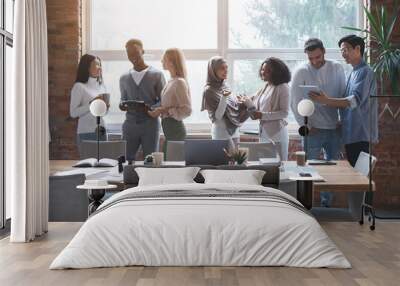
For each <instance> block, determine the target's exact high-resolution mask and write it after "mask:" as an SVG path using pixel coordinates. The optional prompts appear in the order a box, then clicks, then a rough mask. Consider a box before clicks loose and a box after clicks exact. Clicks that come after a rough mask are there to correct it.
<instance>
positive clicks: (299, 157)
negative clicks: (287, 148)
mask: <svg viewBox="0 0 400 286" xmlns="http://www.w3.org/2000/svg"><path fill="white" fill-rule="evenodd" d="M295 154H296V162H297V166H305V165H306V152H304V151H297V152H296V153H295Z"/></svg>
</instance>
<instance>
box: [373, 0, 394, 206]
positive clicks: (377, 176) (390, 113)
mask: <svg viewBox="0 0 400 286" xmlns="http://www.w3.org/2000/svg"><path fill="white" fill-rule="evenodd" d="M393 2H394V1H390V0H389V1H388V0H385V1H383V0H373V1H371V7H376V5H381V4H384V5H386V6H387V7H388V8H389V11H391V10H393V9H390V8H391V7H393ZM393 41H394V42H397V43H400V21H398V23H397V25H396V28H395V31H394V37H393ZM399 81H400V79H399ZM378 103H379V114H380V116H379V143H378V144H376V145H374V147H373V154H374V156H376V157H377V159H378V162H377V164H376V167H375V171H374V173H373V178H374V181H375V183H376V188H377V192H376V193H375V199H374V204H375V205H376V206H377V207H383V206H389V207H395V208H397V209H399V207H400V96H399V97H398V98H392V99H388V98H380V99H378ZM385 108H386V109H385Z"/></svg>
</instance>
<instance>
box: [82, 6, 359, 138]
mask: <svg viewBox="0 0 400 286" xmlns="http://www.w3.org/2000/svg"><path fill="white" fill-rule="evenodd" d="M92 1H93V0H88V1H85V4H83V6H82V15H83V17H82V27H83V28H82V52H83V53H90V54H93V55H97V56H99V57H100V58H101V59H102V60H103V61H126V52H125V50H118V51H115V50H113V51H107V50H93V49H91V2H92ZM216 1H218V2H217V18H218V19H217V48H216V49H183V52H184V53H185V58H186V60H192V61H196V60H208V59H209V58H211V57H213V56H217V55H219V56H222V57H224V58H225V59H226V60H227V62H228V65H229V67H230V71H229V75H228V84H230V85H231V86H232V83H233V78H234V61H235V60H244V59H265V58H266V57H272V56H275V57H279V58H281V59H283V60H304V61H306V57H305V54H304V51H303V49H302V48H289V49H276V48H263V49H232V48H229V15H228V14H229V0H216ZM356 1H358V6H357V23H358V26H359V27H363V26H365V20H364V14H363V10H362V5H363V4H364V2H365V1H366V0H356ZM162 54H163V50H161V49H160V50H148V49H146V54H145V59H146V60H153V61H154V60H161V57H162ZM326 58H328V59H332V60H341V59H342V57H341V54H340V50H339V48H337V49H336V48H335V49H333V48H329V49H326ZM244 125H245V126H246V127H247V128H249V129H254V128H255V125H257V124H256V123H255V122H246V123H245V124H244ZM186 126H187V128H188V130H189V133H208V132H210V130H211V123H204V122H201V123H188V124H186ZM246 127H245V128H244V129H247V128H246ZM288 129H289V134H291V135H292V134H295V133H296V134H297V129H298V124H297V123H295V122H290V123H289V126H288Z"/></svg>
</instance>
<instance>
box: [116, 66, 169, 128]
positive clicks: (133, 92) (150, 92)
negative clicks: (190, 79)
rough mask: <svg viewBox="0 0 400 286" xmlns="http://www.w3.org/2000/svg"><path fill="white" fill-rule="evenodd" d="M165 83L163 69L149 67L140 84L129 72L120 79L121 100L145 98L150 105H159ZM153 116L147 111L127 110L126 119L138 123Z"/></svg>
mask: <svg viewBox="0 0 400 286" xmlns="http://www.w3.org/2000/svg"><path fill="white" fill-rule="evenodd" d="M164 85H165V78H164V75H163V74H162V72H161V71H159V70H157V69H155V68H153V67H151V66H150V67H149V69H148V70H147V72H146V73H145V75H144V76H143V79H142V80H141V81H140V83H139V85H137V84H136V82H135V81H134V80H133V78H132V75H131V74H130V73H129V72H128V73H126V74H123V75H122V76H121V78H120V79H119V88H120V91H121V101H125V100H143V101H144V102H145V103H146V104H148V105H150V106H154V105H158V104H159V103H160V101H161V91H162V90H163V88H164ZM150 118H151V117H150V116H149V115H147V114H146V113H142V112H134V111H127V112H126V120H127V121H135V122H136V123H140V122H144V121H146V120H148V119H150Z"/></svg>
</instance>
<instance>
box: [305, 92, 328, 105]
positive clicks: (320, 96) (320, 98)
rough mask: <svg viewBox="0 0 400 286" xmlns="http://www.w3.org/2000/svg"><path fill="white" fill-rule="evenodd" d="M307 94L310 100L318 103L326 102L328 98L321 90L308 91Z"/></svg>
mask: <svg viewBox="0 0 400 286" xmlns="http://www.w3.org/2000/svg"><path fill="white" fill-rule="evenodd" d="M309 95H310V98H311V100H313V101H315V102H318V103H322V104H326V103H327V102H328V100H329V97H328V96H327V95H326V93H325V92H323V91H321V92H315V91H310V93H309Z"/></svg>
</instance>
